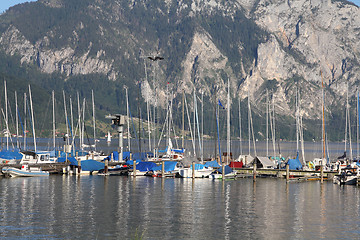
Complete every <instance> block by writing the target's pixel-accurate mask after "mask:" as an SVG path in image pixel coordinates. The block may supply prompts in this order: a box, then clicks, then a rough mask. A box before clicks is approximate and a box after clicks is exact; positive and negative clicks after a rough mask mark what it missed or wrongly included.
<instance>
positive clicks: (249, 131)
mask: <svg viewBox="0 0 360 240" xmlns="http://www.w3.org/2000/svg"><path fill="white" fill-rule="evenodd" d="M250 111H251V110H250V94H249V90H248V137H249V155H250V154H251V152H250V150H251V125H250V118H251V113H250Z"/></svg>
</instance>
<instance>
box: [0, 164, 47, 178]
mask: <svg viewBox="0 0 360 240" xmlns="http://www.w3.org/2000/svg"><path fill="white" fill-rule="evenodd" d="M2 172H3V173H4V175H5V176H10V177H47V176H49V172H47V171H42V170H41V168H33V167H29V166H28V165H27V164H24V165H22V166H21V169H19V168H15V167H3V169H2Z"/></svg>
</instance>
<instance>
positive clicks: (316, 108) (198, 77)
mask: <svg viewBox="0 0 360 240" xmlns="http://www.w3.org/2000/svg"><path fill="white" fill-rule="evenodd" d="M66 2H67V1H65V0H40V1H38V3H37V4H43V5H44V6H48V7H51V8H56V9H61V8H63V7H64V6H65V5H66V4H67V3H66ZM175 3H176V5H174V4H175ZM136 4H142V7H143V8H145V9H148V10H149V11H154V18H155V16H156V15H159V16H162V17H164V19H166V21H168V22H169V23H170V22H172V21H173V22H175V23H177V22H181V21H182V19H185V18H186V19H190V20H189V21H191V20H192V21H194V22H195V23H194V26H195V27H194V31H189V32H190V33H191V34H192V35H191V36H188V37H189V38H190V39H191V41H190V42H189V46H188V47H187V48H186V49H187V50H186V52H185V53H184V54H183V58H182V59H181V61H179V62H177V63H176V64H178V66H177V67H178V69H180V70H179V71H178V72H176V73H168V75H170V76H172V77H174V79H175V80H176V83H175V84H174V85H176V88H175V89H172V94H173V97H177V96H179V95H181V94H182V92H183V91H185V93H187V94H191V93H192V91H193V89H194V88H196V89H197V90H196V91H197V92H200V91H201V92H202V93H203V94H204V95H205V96H213V94H214V93H215V92H216V94H217V95H218V96H219V98H220V99H222V100H223V101H226V98H225V96H226V92H227V89H226V86H227V80H228V79H229V80H230V84H231V97H232V98H233V99H234V98H241V99H244V98H246V97H247V96H249V97H250V99H251V101H252V102H254V104H255V105H256V107H257V108H259V109H261V108H263V104H260V103H261V102H262V101H264V99H265V88H266V86H268V84H270V82H271V84H273V85H272V89H271V93H270V94H271V95H273V98H274V100H275V103H276V106H277V108H278V113H279V114H283V115H289V116H292V115H293V114H294V104H293V101H292V100H291V99H293V98H294V95H295V93H296V91H299V92H300V93H301V94H300V95H301V105H302V109H303V110H302V114H303V116H304V117H307V118H310V119H316V118H320V117H321V111H320V109H321V99H322V96H321V86H322V85H321V81H322V77H321V72H322V75H323V81H324V83H325V86H326V87H327V90H328V91H331V92H332V93H333V94H332V95H329V96H327V102H328V103H329V104H330V105H331V104H332V103H333V101H335V98H338V100H337V101H344V99H345V96H346V83H349V86H350V87H349V89H350V92H349V95H350V96H353V95H354V94H355V91H356V90H357V88H356V82H357V80H358V79H360V71H359V70H360V63H359V62H360V61H359V58H360V53H359V52H360V41H359V39H360V10H359V7H357V6H355V5H353V4H350V3H349V2H346V1H340V0H339V1H336V0H314V1H313V0H312V1H309V0H292V1H283V0H242V1H240V0H230V1H219V0H192V1H182V0H181V1H180V0H179V1H177V2H173V1H164V3H163V4H164V6H161V7H158V8H155V7H154V9H152V8H151V6H150V5H148V4H146V3H145V2H138V1H125V0H124V1H123V0H117V1H110V2H109V1H106V0H102V1H101V0H94V1H92V3H91V4H89V6H88V7H87V10H88V11H89V15H90V16H91V17H92V18H93V19H100V18H103V19H105V20H106V21H107V24H99V26H97V28H96V29H97V30H96V31H97V34H98V36H99V37H101V38H102V39H103V40H102V42H101V44H100V45H101V46H100V47H99V46H98V45H99V44H98V45H96V44H95V43H94V41H91V40H87V45H86V46H87V51H81V52H78V51H77V46H78V45H77V44H78V42H80V39H81V31H85V30H86V29H87V28H86V27H89V26H84V24H83V23H82V22H78V23H77V24H76V25H75V26H74V29H73V32H72V35H71V38H70V37H69V40H68V44H66V45H63V46H62V47H60V48H53V47H51V46H52V45H51V43H52V41H53V40H52V39H53V35H54V32H53V31H55V30H54V29H49V31H48V32H46V33H45V34H44V35H43V37H42V38H41V39H39V40H37V41H36V42H32V41H31V40H29V39H27V38H26V37H25V35H24V34H23V33H22V32H21V31H20V30H19V29H17V28H16V27H15V26H14V25H12V24H9V26H8V27H7V28H6V30H5V31H3V32H1V33H0V45H1V48H2V49H4V50H5V51H6V53H7V54H9V55H15V54H16V55H19V56H20V59H21V63H36V64H37V66H38V67H39V69H40V70H41V71H43V72H45V73H53V72H60V73H63V74H65V75H66V76H72V75H78V74H83V75H86V74H92V73H98V74H104V75H106V76H107V77H108V79H109V80H110V81H116V80H118V78H119V77H120V76H121V77H123V78H126V77H127V76H122V73H121V71H120V70H119V67H116V66H117V65H121V64H125V63H126V61H129V60H131V59H135V58H136V57H137V56H136V54H137V53H138V52H139V49H143V48H147V49H159V48H160V51H161V47H164V48H165V47H168V45H169V44H171V43H170V40H169V42H165V43H164V42H161V41H160V40H157V39H155V40H154V39H151V38H149V39H140V38H139V37H138V35H136V34H134V33H132V31H131V29H130V28H125V27H122V26H124V25H125V24H129V22H130V20H129V19H127V18H126V14H125V11H130V10H131V9H134V7H135V6H136ZM125 6H126V8H125ZM174 8H175V11H174V10H173V9H174ZM129 9H130V10H129ZM238 12H241V13H243V14H244V15H245V16H246V18H247V19H248V20H249V21H252V22H253V23H255V24H256V26H257V27H259V28H260V29H262V30H263V31H264V32H265V33H266V34H267V37H266V38H264V39H263V41H262V42H261V43H259V44H258V46H257V48H256V49H255V51H254V55H255V57H254V60H253V62H251V63H249V62H246V60H244V59H246V56H245V55H246V54H245V51H244V49H247V47H248V46H246V45H244V44H243V42H241V41H239V40H236V39H230V40H231V41H230V43H229V41H227V42H226V41H225V40H228V39H220V40H219V39H214V34H213V33H211V31H209V28H207V27H206V26H204V24H203V23H199V20H198V19H200V17H199V16H202V17H203V18H204V19H206V18H207V17H210V16H214V15H217V16H223V17H224V18H225V17H226V19H227V20H228V19H230V20H231V21H233V23H234V25H236V24H243V22H237V21H238V20H237V17H236V14H237V13H238ZM170 13H171V14H173V15H170ZM174 16H176V17H174ZM172 17H173V18H174V19H172ZM205 22H206V21H205ZM131 24H132V25H135V26H134V27H135V28H136V29H141V31H143V32H144V35H143V36H146V34H148V33H149V31H150V30H149V29H148V28H146V27H143V26H142V24H141V19H139V21H133V22H131ZM201 24H202V25H201ZM107 25H108V26H107ZM109 26H110V27H109ZM214 26H216V25H214ZM226 27H228V26H224V28H226ZM210 30H211V29H210ZM228 31H229V32H230V33H231V31H232V30H228ZM111 34H114V36H116V37H117V38H118V39H120V40H119V42H120V43H121V44H118V45H117V43H118V42H116V41H115V40H112V39H110V38H108V36H111ZM179 36H180V37H179ZM176 37H178V38H180V40H179V41H178V42H179V43H178V44H183V43H182V42H181V34H180V35H177V36H176ZM118 39H117V40H118ZM169 39H170V38H169ZM107 40H108V41H107ZM115 42H116V44H115ZM223 42H226V43H223ZM160 43H161V44H160ZM184 44H185V43H184ZM222 44H227V45H231V47H232V49H234V50H233V51H236V52H237V54H238V56H240V57H239V59H235V60H234V59H233V58H231V54H232V53H231V52H230V53H229V52H227V51H225V50H224V49H226V47H228V46H224V45H222ZM174 47H175V46H170V47H168V48H169V49H170V50H169V52H168V54H169V55H171V54H172V52H171V49H173V48H174ZM109 49H110V50H109ZM112 51H113V52H116V53H121V54H119V55H121V56H115V54H112ZM134 62H135V64H138V65H141V66H142V65H143V64H144V63H143V62H142V61H138V62H136V61H135V60H134ZM170 64H173V63H171V62H164V63H162V64H161V65H159V64H157V65H156V67H157V70H156V71H157V72H158V73H157V75H155V74H154V72H153V73H152V75H151V73H149V75H148V76H147V79H145V80H144V79H143V82H144V83H143V85H142V88H141V89H142V97H143V99H145V100H148V101H149V102H150V104H152V105H156V104H160V103H164V102H165V101H166V98H167V97H169V95H170V92H169V91H170V90H168V89H167V88H168V86H167V85H166V84H162V85H161V84H159V82H161V81H162V82H165V81H167V79H166V77H165V69H166V68H167V67H169V66H170ZM152 67H153V68H152V69H154V65H153V66H152ZM141 68H142V67H141ZM148 71H150V70H149V69H148ZM144 78H145V77H144ZM161 78H162V79H161ZM155 79H156V81H155ZM159 79H161V81H160V80H159ZM137 80H138V79H134V81H137ZM296 89H298V90H296ZM155 96H157V97H155ZM155 98H157V100H156V101H155ZM339 99H340V100H339ZM232 101H233V100H232ZM163 105H164V104H163ZM164 106H165V105H164Z"/></svg>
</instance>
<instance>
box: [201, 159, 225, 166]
mask: <svg viewBox="0 0 360 240" xmlns="http://www.w3.org/2000/svg"><path fill="white" fill-rule="evenodd" d="M204 166H205V167H221V166H220V165H219V164H218V162H217V161H215V160H214V161H211V162H206V163H205V164H204Z"/></svg>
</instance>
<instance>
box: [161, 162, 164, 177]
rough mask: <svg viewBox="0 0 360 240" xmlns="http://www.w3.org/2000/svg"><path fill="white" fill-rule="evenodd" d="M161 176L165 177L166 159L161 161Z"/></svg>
mask: <svg viewBox="0 0 360 240" xmlns="http://www.w3.org/2000/svg"><path fill="white" fill-rule="evenodd" d="M161 177H162V178H163V177H165V161H161Z"/></svg>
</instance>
